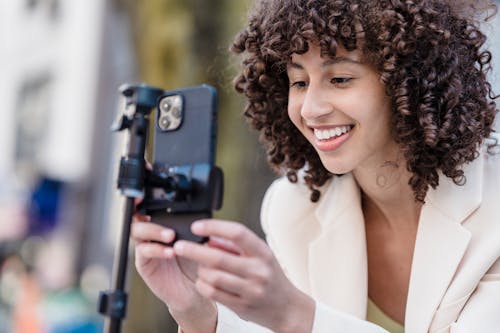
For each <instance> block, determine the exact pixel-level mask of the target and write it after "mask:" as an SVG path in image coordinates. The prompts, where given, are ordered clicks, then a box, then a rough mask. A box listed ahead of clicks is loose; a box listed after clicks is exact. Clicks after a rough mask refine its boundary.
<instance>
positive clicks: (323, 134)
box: [314, 126, 351, 140]
mask: <svg viewBox="0 0 500 333" xmlns="http://www.w3.org/2000/svg"><path fill="white" fill-rule="evenodd" d="M350 130H351V126H339V127H335V128H331V129H324V130H320V129H316V128H315V129H314V135H315V136H316V138H318V139H319V140H328V139H331V138H333V137H337V136H340V135H342V134H345V133H347V132H349V131H350Z"/></svg>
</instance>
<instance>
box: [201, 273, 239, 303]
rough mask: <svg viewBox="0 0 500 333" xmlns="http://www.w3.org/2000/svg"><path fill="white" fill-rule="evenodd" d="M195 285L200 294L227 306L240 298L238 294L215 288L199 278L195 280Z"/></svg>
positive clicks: (237, 301)
mask: <svg viewBox="0 0 500 333" xmlns="http://www.w3.org/2000/svg"><path fill="white" fill-rule="evenodd" d="M195 287H196V290H197V291H198V292H199V293H200V295H202V296H204V297H206V298H208V299H211V300H213V301H214V302H218V303H221V304H224V305H226V306H229V307H230V306H231V305H234V304H238V303H240V302H241V298H240V297H239V296H238V295H234V294H231V293H228V292H226V291H223V290H220V289H217V288H215V287H214V286H212V285H211V284H209V283H206V282H205V281H203V280H201V279H198V280H196V283H195Z"/></svg>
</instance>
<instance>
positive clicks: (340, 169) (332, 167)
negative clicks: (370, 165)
mask: <svg viewBox="0 0 500 333" xmlns="http://www.w3.org/2000/svg"><path fill="white" fill-rule="evenodd" d="M321 163H322V164H323V166H324V167H325V169H326V170H328V171H329V172H331V173H333V174H334V175H343V174H345V173H349V172H351V171H352V170H353V168H352V167H351V166H350V165H347V164H345V163H341V162H336V161H331V160H330V161H325V160H324V159H321Z"/></svg>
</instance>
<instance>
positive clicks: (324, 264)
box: [308, 174, 368, 319]
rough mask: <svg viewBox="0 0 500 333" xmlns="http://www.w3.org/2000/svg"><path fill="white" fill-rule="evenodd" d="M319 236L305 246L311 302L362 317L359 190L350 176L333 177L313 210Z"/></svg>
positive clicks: (363, 263) (363, 286)
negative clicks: (307, 250)
mask: <svg viewBox="0 0 500 333" xmlns="http://www.w3.org/2000/svg"><path fill="white" fill-rule="evenodd" d="M315 215H316V218H317V220H318V221H319V224H320V228H321V232H319V234H318V237H317V238H316V239H314V240H313V241H312V242H311V243H310V246H309V254H308V258H309V281H310V285H311V292H312V295H313V297H314V298H316V299H318V300H320V301H322V302H323V303H325V304H327V305H329V306H330V307H332V308H334V309H336V310H339V311H343V312H346V313H350V314H352V315H355V316H357V317H358V318H362V319H364V318H365V316H366V301H367V298H366V295H367V286H368V282H367V281H368V280H367V276H368V274H367V259H366V240H365V229H364V218H363V212H362V211H361V196H360V192H359V188H358V186H357V184H356V182H355V180H354V178H353V176H352V175H351V174H345V175H343V176H341V177H337V176H335V177H334V178H333V180H332V181H331V183H329V185H328V186H327V187H326V188H325V190H324V192H323V193H322V198H321V201H320V202H319V203H318V206H317V208H316V209H315Z"/></svg>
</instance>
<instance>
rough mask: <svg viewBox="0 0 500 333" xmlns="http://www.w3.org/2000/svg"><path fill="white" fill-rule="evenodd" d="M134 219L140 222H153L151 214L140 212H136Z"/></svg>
mask: <svg viewBox="0 0 500 333" xmlns="http://www.w3.org/2000/svg"><path fill="white" fill-rule="evenodd" d="M134 219H135V220H136V221H139V222H151V216H149V215H142V214H139V213H135V214H134Z"/></svg>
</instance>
